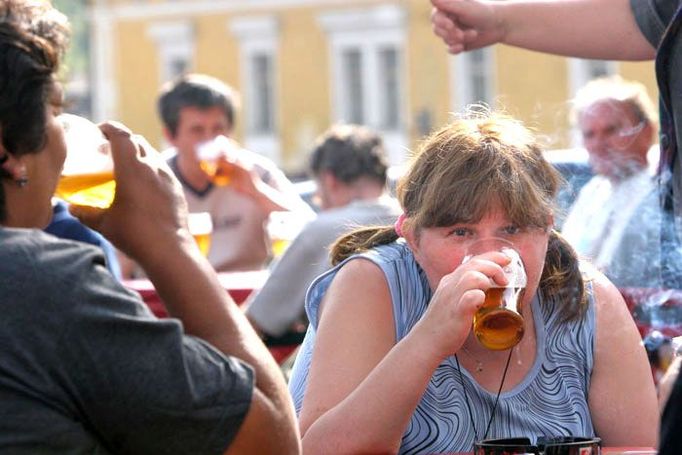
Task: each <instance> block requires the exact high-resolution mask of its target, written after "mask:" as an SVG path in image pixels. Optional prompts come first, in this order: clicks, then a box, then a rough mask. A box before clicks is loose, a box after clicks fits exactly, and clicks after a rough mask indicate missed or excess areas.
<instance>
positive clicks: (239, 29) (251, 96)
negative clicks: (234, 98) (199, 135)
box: [228, 16, 282, 165]
mask: <svg viewBox="0 0 682 455" xmlns="http://www.w3.org/2000/svg"><path fill="white" fill-rule="evenodd" d="M228 29H229V30H230V31H231V32H232V34H233V35H234V36H235V37H236V38H237V40H238V41H239V60H240V62H239V63H240V64H239V66H240V78H241V82H240V87H241V88H242V90H241V91H242V96H243V97H244V105H243V108H242V110H243V112H244V120H245V128H244V145H245V146H246V147H247V148H248V149H250V150H253V151H255V152H258V153H260V154H262V155H264V156H267V157H268V158H270V159H271V160H273V161H274V162H275V163H276V164H278V165H281V164H282V157H281V150H282V147H281V143H280V138H279V135H278V131H279V119H278V115H277V114H278V111H279V109H278V100H279V97H278V93H279V90H278V84H277V81H278V78H277V71H278V66H279V65H278V40H279V24H278V22H277V20H276V19H275V17H274V16H257V17H253V16H252V17H240V18H236V19H233V20H231V21H230V22H228ZM257 55H266V56H267V57H268V58H269V59H270V62H271V63H272V66H271V73H270V78H271V81H270V87H272V92H271V93H270V109H271V113H270V115H271V120H272V129H271V130H270V131H266V132H263V131H257V130H256V128H255V126H254V125H255V124H256V122H257V120H256V119H257V117H258V116H259V114H260V112H259V111H258V110H257V109H256V108H255V106H257V101H258V95H257V94H256V93H255V90H256V89H257V87H256V86H255V84H253V83H252V82H253V81H255V80H256V78H255V77H254V71H255V69H254V65H253V62H254V57H256V56H257Z"/></svg>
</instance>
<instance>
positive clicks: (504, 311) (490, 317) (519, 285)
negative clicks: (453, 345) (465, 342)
mask: <svg viewBox="0 0 682 455" xmlns="http://www.w3.org/2000/svg"><path fill="white" fill-rule="evenodd" d="M490 251H501V252H502V253H504V254H506V255H507V256H509V258H510V259H511V262H510V263H509V264H508V265H507V266H505V267H504V273H505V276H506V277H507V280H508V281H509V282H508V284H507V285H506V286H505V287H492V288H490V289H488V290H487V291H486V293H485V301H484V302H483V306H481V308H479V309H478V311H477V312H476V314H475V315H474V334H475V335H476V338H478V341H479V343H481V344H482V345H483V346H484V347H486V348H488V349H490V350H493V351H502V350H505V349H510V348H512V347H514V346H516V345H517V344H518V342H519V341H521V338H523V333H524V326H523V317H522V316H521V314H520V313H519V310H518V301H519V296H520V295H521V293H522V291H523V290H524V289H525V287H526V270H525V268H524V266H523V262H522V261H521V256H520V255H519V253H518V251H516V249H515V248H514V245H513V244H511V243H510V242H508V241H507V240H505V239H501V238H496V237H493V238H485V239H481V240H476V241H474V242H473V243H471V244H470V245H469V246H468V247H467V253H466V256H465V257H464V261H463V262H466V261H467V260H469V259H470V258H471V257H473V256H476V255H479V254H484V253H487V252H490Z"/></svg>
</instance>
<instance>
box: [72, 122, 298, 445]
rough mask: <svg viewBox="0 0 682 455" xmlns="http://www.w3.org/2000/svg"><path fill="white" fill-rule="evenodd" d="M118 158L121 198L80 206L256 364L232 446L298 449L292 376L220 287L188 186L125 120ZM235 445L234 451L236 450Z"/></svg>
mask: <svg viewBox="0 0 682 455" xmlns="http://www.w3.org/2000/svg"><path fill="white" fill-rule="evenodd" d="M101 129H102V131H103V132H104V134H105V136H106V137H107V138H108V139H109V141H110V143H111V148H112V155H113V158H114V163H115V176H116V183H117V189H116V197H115V200H114V203H113V204H112V206H111V207H110V208H109V209H107V210H99V209H88V208H83V207H73V209H72V211H73V212H74V214H75V215H76V216H78V217H79V218H80V219H81V220H82V221H83V222H85V223H86V224H88V225H89V226H91V227H93V228H95V229H98V230H99V231H100V232H102V233H103V234H104V235H105V236H107V238H109V239H110V240H111V241H112V242H113V243H114V244H115V245H116V246H117V247H118V248H120V249H121V250H122V251H124V252H125V253H126V254H128V255H130V257H132V258H133V259H135V260H136V261H138V262H139V263H140V264H141V265H142V266H143V267H144V269H145V271H146V272H147V274H148V276H149V278H150V279H151V281H152V282H153V283H154V286H155V287H156V289H157V291H158V292H159V295H160V296H161V297H162V298H163V300H164V302H165V304H166V305H167V307H168V310H169V312H170V313H171V314H172V315H174V316H176V317H178V318H179V319H181V320H182V321H183V324H184V327H185V331H186V333H188V334H192V335H195V336H197V337H200V338H202V339H204V340H206V341H208V342H209V343H211V344H212V345H213V346H215V347H216V348H217V349H219V350H220V351H222V352H224V353H225V354H228V355H231V356H234V357H237V358H239V359H242V360H244V361H245V362H247V363H249V364H251V365H252V366H253V368H254V369H255V373H256V374H255V377H256V386H255V390H254V393H253V399H252V403H251V406H250V409H249V412H248V414H247V416H246V419H245V420H244V422H243V424H242V426H241V428H240V431H239V433H238V434H237V436H236V438H235V439H234V441H233V443H232V445H231V447H230V449H229V450H233V451H241V452H244V453H256V452H257V453H297V452H298V451H299V438H298V430H297V424H296V419H295V415H294V411H293V406H292V404H291V400H290V398H289V395H288V392H287V390H286V384H285V382H284V379H283V377H282V375H281V373H280V371H279V369H278V367H277V365H276V364H275V362H274V360H273V359H272V357H271V356H270V354H269V352H268V351H267V349H266V348H265V346H264V345H263V344H262V342H261V341H260V339H259V338H258V336H257V335H256V334H255V332H254V331H253V330H252V329H251V327H250V324H249V323H248V322H247V321H246V319H245V317H244V316H243V314H242V312H241V310H239V308H238V307H237V306H236V305H235V303H234V302H233V301H232V299H231V298H230V297H229V295H228V294H227V293H226V292H225V291H224V290H223V289H222V287H221V286H220V284H219V282H218V280H217V277H216V275H215V272H214V271H213V269H212V267H211V266H210V264H209V263H208V262H207V261H206V260H205V259H204V258H203V256H202V255H201V253H200V252H199V250H198V248H197V247H196V244H195V243H194V242H193V240H192V237H191V235H190V234H189V232H188V230H187V228H186V206H185V201H184V198H183V196H182V189H181V188H180V186H179V183H178V181H177V179H176V178H175V177H174V176H173V173H172V171H171V170H170V169H169V168H168V167H167V165H166V163H165V162H164V161H163V159H162V158H161V156H160V155H159V154H158V153H157V152H156V151H155V150H154V149H153V148H152V147H151V146H150V145H149V144H148V143H146V141H144V139H142V138H141V137H137V136H134V135H132V134H131V133H130V131H129V130H127V129H126V128H125V127H123V126H122V125H120V124H115V123H106V124H103V125H102V126H101ZM229 450H228V451H229Z"/></svg>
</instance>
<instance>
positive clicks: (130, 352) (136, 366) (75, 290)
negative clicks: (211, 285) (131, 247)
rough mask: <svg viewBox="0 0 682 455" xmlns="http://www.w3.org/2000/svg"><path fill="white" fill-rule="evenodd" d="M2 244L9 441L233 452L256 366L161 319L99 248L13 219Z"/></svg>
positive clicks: (79, 448)
mask: <svg viewBox="0 0 682 455" xmlns="http://www.w3.org/2000/svg"><path fill="white" fill-rule="evenodd" d="M0 244H1V245H2V248H0V289H2V290H3V297H2V304H1V305H2V313H3V316H2V318H0V370H3V373H0V402H1V403H2V406H0V448H3V447H4V448H9V447H12V449H9V450H10V452H12V453H17V452H21V453H106V452H114V453H131V452H135V453H150V454H151V453H154V454H159V453H202V454H203V453H222V452H223V450H225V448H226V447H227V446H228V445H229V443H230V441H231V440H232V439H233V438H234V436H235V434H236V432H237V430H238V429H239V427H240V425H241V422H242V421H243V419H244V417H245V415H246V413H247V411H248V409H249V405H250V402H251V395H252V390H253V385H254V374H253V370H252V368H251V367H250V366H248V365H246V364H245V363H243V362H241V361H239V360H237V359H235V358H232V357H228V356H226V355H224V354H222V353H221V352H219V351H217V350H216V349H215V348H213V347H212V346H210V345H209V344H207V343H206V342H204V341H202V340H200V339H198V338H195V337H191V336H185V335H183V330H182V324H181V323H180V321H178V320H175V319H167V320H157V319H156V318H155V317H154V316H152V315H151V313H150V312H149V310H148V309H147V308H146V306H145V305H144V304H143V303H142V302H141V301H140V298H139V296H138V295H136V294H134V293H132V292H130V291H127V290H126V289H124V288H123V287H121V285H120V284H119V283H118V282H117V280H116V279H115V278H114V277H113V276H112V275H111V274H110V273H108V271H107V270H106V268H105V265H104V257H103V255H102V254H101V252H100V251H99V250H98V249H97V248H94V247H90V246H86V245H84V244H81V243H77V242H72V241H63V240H58V239H55V238H53V237H51V236H48V235H45V234H42V233H40V232H39V231H35V232H34V233H31V234H30V235H26V233H25V232H22V230H13V229H0ZM37 283H40V285H37Z"/></svg>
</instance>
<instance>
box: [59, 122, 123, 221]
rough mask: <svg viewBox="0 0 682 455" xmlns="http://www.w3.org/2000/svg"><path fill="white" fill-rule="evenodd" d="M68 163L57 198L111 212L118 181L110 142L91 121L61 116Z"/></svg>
mask: <svg viewBox="0 0 682 455" xmlns="http://www.w3.org/2000/svg"><path fill="white" fill-rule="evenodd" d="M59 121H60V122H61V124H62V128H63V129H64V141H65V143H66V160H65V161H64V168H63V169H62V175H61V178H60V180H59V183H58V184H57V188H56V190H55V195H56V196H57V197H59V198H61V199H64V200H65V201H67V202H69V203H71V204H76V205H87V206H91V207H99V208H107V207H109V206H110V205H111V203H112V202H113V201H114V194H115V193H116V181H115V180H114V164H113V161H112V159H111V155H110V153H109V142H108V141H107V140H106V138H105V137H104V135H103V134H102V131H101V130H100V129H99V127H98V126H97V125H95V124H94V123H92V122H91V121H90V120H88V119H86V118H83V117H79V116H77V115H73V114H61V115H60V116H59Z"/></svg>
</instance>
